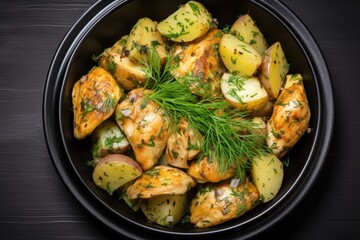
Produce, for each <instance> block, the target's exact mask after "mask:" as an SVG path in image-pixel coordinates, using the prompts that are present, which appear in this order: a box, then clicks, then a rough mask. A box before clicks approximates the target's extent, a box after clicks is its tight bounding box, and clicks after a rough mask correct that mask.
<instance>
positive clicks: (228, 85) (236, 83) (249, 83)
mask: <svg viewBox="0 0 360 240" xmlns="http://www.w3.org/2000/svg"><path fill="white" fill-rule="evenodd" d="M221 91H222V93H223V95H224V98H225V99H226V100H227V101H228V102H229V103H230V104H231V105H233V106H234V107H235V108H239V109H241V110H243V111H246V112H248V113H251V112H254V111H257V110H260V109H261V108H263V107H264V106H265V105H266V103H267V102H268V101H269V95H268V93H267V92H266V90H265V89H264V88H263V87H262V85H261V83H260V81H259V80H258V79H257V77H249V78H247V77H242V76H239V75H237V74H229V73H225V74H224V75H223V76H222V78H221Z"/></svg>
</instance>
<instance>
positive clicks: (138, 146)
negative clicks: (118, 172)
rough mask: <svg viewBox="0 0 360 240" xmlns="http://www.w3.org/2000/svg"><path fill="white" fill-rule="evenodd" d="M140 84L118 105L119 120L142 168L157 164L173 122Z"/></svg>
mask: <svg viewBox="0 0 360 240" xmlns="http://www.w3.org/2000/svg"><path fill="white" fill-rule="evenodd" d="M150 92H151V91H150V90H146V89H143V88H137V89H134V90H132V91H130V92H129V94H128V98H127V99H125V100H123V101H122V102H120V103H119V104H118V105H117V107H116V122H117V124H118V125H119V127H120V129H121V130H122V131H123V132H124V134H125V136H126V138H127V139H128V141H129V143H130V145H131V146H132V149H133V151H134V153H135V157H136V160H137V162H138V163H139V164H140V166H141V168H142V169H143V170H148V169H150V168H152V167H153V166H155V165H156V164H157V162H158V160H159V158H160V156H161V154H162V153H163V151H164V149H165V147H166V142H167V140H168V138H169V134H170V133H169V130H170V122H169V120H168V118H167V117H166V115H165V113H164V111H163V110H162V108H161V107H160V106H159V105H158V104H157V103H155V102H153V101H151V100H149V99H148V98H147V97H146V95H145V94H146V93H150Z"/></svg>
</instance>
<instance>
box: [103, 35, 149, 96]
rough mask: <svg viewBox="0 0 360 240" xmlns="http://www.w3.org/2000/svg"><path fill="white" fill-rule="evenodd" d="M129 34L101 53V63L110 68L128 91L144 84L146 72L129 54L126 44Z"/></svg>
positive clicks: (107, 68)
mask: <svg viewBox="0 0 360 240" xmlns="http://www.w3.org/2000/svg"><path fill="white" fill-rule="evenodd" d="M126 40H127V35H125V36H123V37H122V38H121V39H120V40H119V41H117V42H116V43H115V44H114V45H113V46H112V47H111V48H107V49H105V51H104V52H103V53H102V54H101V55H100V59H99V65H100V66H102V67H103V68H105V69H106V70H108V71H109V72H110V73H111V74H112V75H113V76H114V78H115V79H116V81H118V82H119V84H120V85H121V87H122V88H124V89H125V90H127V91H130V90H133V89H135V88H138V87H141V86H144V84H145V82H146V75H145V72H144V71H143V70H142V68H141V66H140V65H139V64H137V63H135V62H133V61H131V60H130V58H129V57H128V56H127V54H126V51H125V50H124V49H125V44H126Z"/></svg>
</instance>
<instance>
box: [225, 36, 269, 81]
mask: <svg viewBox="0 0 360 240" xmlns="http://www.w3.org/2000/svg"><path fill="white" fill-rule="evenodd" d="M219 52H220V56H221V59H222V61H223V63H224V64H225V66H226V68H227V69H228V70H229V71H230V72H236V73H237V74H239V75H240V76H245V77H250V76H252V75H254V73H255V72H256V70H257V69H258V67H259V66H260V65H261V62H262V58H261V55H260V53H258V52H257V51H256V50H255V49H254V48H253V47H252V46H251V45H250V44H248V43H246V42H244V41H241V40H240V39H238V38H237V37H235V36H234V35H231V34H224V35H223V37H222V39H221V41H220V46H219Z"/></svg>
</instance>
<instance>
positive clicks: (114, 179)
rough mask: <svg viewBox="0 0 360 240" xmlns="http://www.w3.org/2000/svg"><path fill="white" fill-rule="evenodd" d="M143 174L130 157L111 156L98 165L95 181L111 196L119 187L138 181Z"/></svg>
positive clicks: (94, 176)
mask: <svg viewBox="0 0 360 240" xmlns="http://www.w3.org/2000/svg"><path fill="white" fill-rule="evenodd" d="M141 174H142V169H141V167H140V166H139V164H138V163H137V162H136V161H134V160H133V159H131V158H129V157H128V156H125V155H122V154H110V155H107V156H106V157H104V158H103V159H101V160H100V161H99V163H98V164H96V166H95V168H94V171H93V175H92V177H93V181H94V182H95V184H96V186H98V187H100V188H102V189H105V190H106V191H107V192H108V193H109V194H110V195H111V194H112V193H113V192H114V191H115V190H116V189H118V188H119V187H121V186H123V185H124V184H126V183H128V182H130V181H132V180H134V179H136V178H137V177H139V176H140V175H141Z"/></svg>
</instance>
